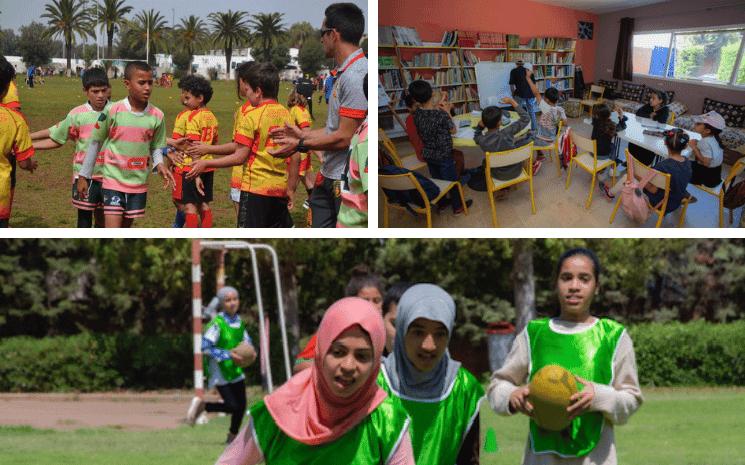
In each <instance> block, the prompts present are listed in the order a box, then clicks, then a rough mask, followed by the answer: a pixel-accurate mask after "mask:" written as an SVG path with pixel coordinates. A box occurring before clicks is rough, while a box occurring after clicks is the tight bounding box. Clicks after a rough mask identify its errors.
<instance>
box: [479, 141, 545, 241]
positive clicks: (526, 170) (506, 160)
mask: <svg viewBox="0 0 745 465" xmlns="http://www.w3.org/2000/svg"><path fill="white" fill-rule="evenodd" d="M526 162H527V163H526ZM532 162H533V143H532V142H531V143H530V144H528V145H524V146H522V147H520V148H516V149H512V150H507V151H505V152H486V188H487V191H488V194H489V202H491V214H492V218H493V219H494V227H495V228H497V227H499V226H498V225H497V209H496V205H495V204H494V193H495V192H497V191H498V190H500V189H504V188H505V187H509V186H512V185H514V184H519V183H521V182H525V181H528V182H529V183H530V203H531V204H532V206H533V214H534V215H535V198H534V197H533V163H532ZM516 163H522V165H523V166H522V173H520V176H518V177H517V178H515V179H510V180H509V181H500V180H498V179H494V178H492V176H491V168H500V167H503V166H509V165H514V164H516Z"/></svg>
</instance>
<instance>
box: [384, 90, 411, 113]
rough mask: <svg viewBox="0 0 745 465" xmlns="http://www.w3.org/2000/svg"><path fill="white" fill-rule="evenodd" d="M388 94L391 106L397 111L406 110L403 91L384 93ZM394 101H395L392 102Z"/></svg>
mask: <svg viewBox="0 0 745 465" xmlns="http://www.w3.org/2000/svg"><path fill="white" fill-rule="evenodd" d="M386 93H387V94H388V97H390V99H391V102H393V103H391V106H392V107H393V108H394V109H396V110H398V109H404V108H406V104H405V103H404V91H403V90H394V91H392V92H386ZM394 100H397V101H395V102H394Z"/></svg>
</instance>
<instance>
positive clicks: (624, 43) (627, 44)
mask: <svg viewBox="0 0 745 465" xmlns="http://www.w3.org/2000/svg"><path fill="white" fill-rule="evenodd" d="M633 41H634V18H623V19H621V30H620V31H619V33H618V48H617V49H616V62H615V64H614V65H613V79H619V80H622V81H631V78H632V74H633V70H634V68H633V65H632V62H633V56H634V51H633V49H632V47H633Z"/></svg>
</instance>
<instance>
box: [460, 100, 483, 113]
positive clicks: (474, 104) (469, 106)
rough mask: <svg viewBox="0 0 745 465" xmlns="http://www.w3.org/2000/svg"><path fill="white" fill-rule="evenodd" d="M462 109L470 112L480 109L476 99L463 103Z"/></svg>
mask: <svg viewBox="0 0 745 465" xmlns="http://www.w3.org/2000/svg"><path fill="white" fill-rule="evenodd" d="M463 108H464V111H467V112H468V113H471V112H472V111H481V105H479V102H478V100H477V101H475V102H466V104H465V105H463Z"/></svg>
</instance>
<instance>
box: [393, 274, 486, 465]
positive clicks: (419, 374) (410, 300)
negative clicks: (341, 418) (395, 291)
mask: <svg viewBox="0 0 745 465" xmlns="http://www.w3.org/2000/svg"><path fill="white" fill-rule="evenodd" d="M454 320H455V302H453V298H452V297H450V294H448V293H447V292H445V291H444V290H443V289H442V288H440V287H439V286H435V285H434V284H417V285H415V286H412V287H411V288H410V289H409V290H407V291H406V292H405V293H404V294H403V295H402V296H401V300H399V302H398V310H397V314H396V336H395V338H394V341H393V352H392V353H391V354H390V355H389V356H388V357H386V358H385V359H384V360H383V367H382V369H381V370H380V374H379V375H378V383H379V384H380V385H381V386H382V387H383V389H384V390H385V391H386V392H388V393H389V394H390V395H391V396H392V397H393V399H394V400H395V401H397V402H398V403H400V405H401V406H403V407H404V408H405V409H406V411H407V412H408V413H409V416H410V417H411V421H412V423H411V437H412V444H413V447H414V458H415V459H416V462H417V463H426V464H428V465H445V464H447V465H451V464H453V463H455V464H456V465H460V464H469V465H471V464H474V463H479V405H480V404H481V401H482V400H484V397H485V396H484V389H483V387H482V386H481V384H480V383H479V382H478V381H477V380H476V378H475V377H474V376H473V375H472V374H471V373H469V372H468V371H467V370H466V369H464V368H463V367H461V365H460V363H459V362H456V361H455V360H453V359H452V358H450V353H449V352H448V350H447V346H448V342H449V341H450V337H451V336H452V332H453V322H454Z"/></svg>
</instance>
